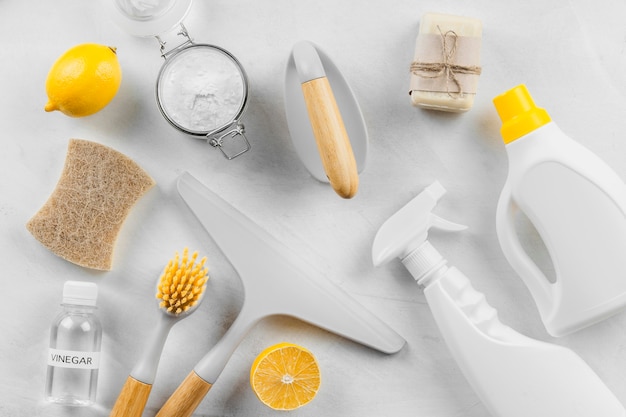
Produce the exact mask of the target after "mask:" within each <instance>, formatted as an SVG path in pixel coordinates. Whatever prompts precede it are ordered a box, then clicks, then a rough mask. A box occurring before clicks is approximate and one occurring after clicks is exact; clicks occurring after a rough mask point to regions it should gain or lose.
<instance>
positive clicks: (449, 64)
mask: <svg viewBox="0 0 626 417" xmlns="http://www.w3.org/2000/svg"><path fill="white" fill-rule="evenodd" d="M437 30H439V34H440V35H441V58H442V62H419V61H413V62H412V63H411V73H413V74H415V75H416V76H418V77H422V78H439V77H442V76H444V77H445V78H446V94H448V96H450V97H451V98H454V99H456V98H459V97H461V96H462V95H463V87H462V86H461V83H460V81H459V79H458V78H457V74H471V75H480V73H481V72H482V69H481V67H479V66H476V65H459V64H455V63H454V58H455V55H456V48H457V42H458V37H459V36H458V35H457V34H456V32H455V31H453V30H448V31H447V32H446V33H443V32H442V31H441V28H440V27H439V26H437ZM450 44H451V45H450ZM450 83H453V84H454V85H455V86H456V91H451V90H450Z"/></svg>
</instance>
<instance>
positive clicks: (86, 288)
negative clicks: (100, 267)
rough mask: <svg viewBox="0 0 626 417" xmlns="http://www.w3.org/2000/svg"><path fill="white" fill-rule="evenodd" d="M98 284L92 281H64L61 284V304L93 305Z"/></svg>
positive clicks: (96, 297)
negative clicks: (62, 284) (63, 283)
mask: <svg viewBox="0 0 626 417" xmlns="http://www.w3.org/2000/svg"><path fill="white" fill-rule="evenodd" d="M97 299H98V286H97V285H96V284H95V283H93V282H81V281H66V282H65V285H64V286H63V304H75V305H82V306H95V305H96V300H97Z"/></svg>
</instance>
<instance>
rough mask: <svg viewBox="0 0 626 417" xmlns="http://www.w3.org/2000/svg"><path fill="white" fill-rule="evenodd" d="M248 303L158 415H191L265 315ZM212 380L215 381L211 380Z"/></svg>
mask: <svg viewBox="0 0 626 417" xmlns="http://www.w3.org/2000/svg"><path fill="white" fill-rule="evenodd" d="M252 311H253V312H251V309H250V304H249V303H248V304H246V303H245V302H244V305H243V307H242V308H241V311H240V312H239V315H238V316H237V318H236V319H235V321H234V322H233V324H232V325H231V326H230V328H229V329H228V330H227V331H226V333H224V336H222V338H221V339H220V340H219V341H218V342H217V343H216V344H215V345H214V346H213V348H211V350H209V352H208V353H207V354H206V355H204V357H203V358H202V359H201V360H200V361H199V362H198V363H197V364H196V366H195V368H194V370H193V371H191V372H190V373H189V375H187V378H185V380H184V381H183V382H182V383H181V384H180V385H179V386H178V388H176V391H174V393H173V394H172V395H171V396H170V398H169V399H168V400H167V401H166V402H165V404H164V405H163V407H162V408H161V410H160V411H159V412H158V413H157V415H156V417H190V416H191V415H192V414H193V412H194V411H195V409H196V407H198V405H200V403H201V402H202V399H203V398H204V396H205V395H206V394H207V393H208V392H209V390H210V389H211V386H212V385H213V384H214V383H215V381H216V380H217V377H218V376H219V375H220V373H221V372H222V371H223V370H224V367H225V366H226V364H227V363H228V360H229V359H230V357H231V356H232V354H233V352H234V351H235V349H236V348H237V346H239V343H240V342H241V340H243V338H244V337H245V335H246V334H247V333H248V331H249V330H250V329H251V328H252V327H254V325H255V324H256V323H257V322H258V321H259V320H260V318H261V317H264V316H265V315H266V314H262V313H263V312H262V311H261V310H258V309H255V308H252ZM209 381H212V382H209Z"/></svg>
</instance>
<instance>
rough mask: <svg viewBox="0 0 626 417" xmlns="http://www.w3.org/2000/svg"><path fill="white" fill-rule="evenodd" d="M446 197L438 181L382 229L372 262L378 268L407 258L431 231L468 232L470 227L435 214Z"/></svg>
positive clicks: (374, 247)
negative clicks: (442, 199)
mask: <svg viewBox="0 0 626 417" xmlns="http://www.w3.org/2000/svg"><path fill="white" fill-rule="evenodd" d="M445 193H446V189H445V188H443V186H442V185H441V183H439V181H435V182H434V183H432V184H431V185H429V186H428V187H426V188H425V189H424V191H422V192H421V193H419V194H418V195H417V196H416V197H415V198H413V200H411V201H409V203H408V204H406V205H405V206H404V207H402V208H401V209H400V210H398V212H397V213H396V214H394V215H393V216H391V217H390V218H389V219H388V220H387V221H386V222H385V223H384V224H383V225H382V226H381V228H380V229H379V230H378V233H377V234H376V238H375V239H374V245H373V247H372V259H373V261H374V265H375V266H378V265H382V264H384V263H387V262H389V261H390V260H392V259H394V258H404V257H405V256H406V255H408V254H409V253H411V252H412V251H413V250H415V249H417V248H418V247H419V246H420V245H421V244H422V243H424V242H426V239H427V237H428V231H429V230H430V229H431V228H435V229H439V230H444V231H449V232H458V231H461V230H465V229H467V226H464V225H462V224H458V223H454V222H451V221H449V220H446V219H443V218H441V217H439V216H437V215H435V214H433V213H432V211H433V209H434V208H435V206H436V205H437V202H438V201H439V200H440V199H441V197H443V195H444V194H445Z"/></svg>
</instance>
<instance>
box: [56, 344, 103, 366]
mask: <svg viewBox="0 0 626 417" xmlns="http://www.w3.org/2000/svg"><path fill="white" fill-rule="evenodd" d="M48 365H49V366H56V367H60V368H77V369H98V366H99V365H100V352H80V351H75V350H59V349H52V348H50V349H49V351H48Z"/></svg>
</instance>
